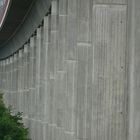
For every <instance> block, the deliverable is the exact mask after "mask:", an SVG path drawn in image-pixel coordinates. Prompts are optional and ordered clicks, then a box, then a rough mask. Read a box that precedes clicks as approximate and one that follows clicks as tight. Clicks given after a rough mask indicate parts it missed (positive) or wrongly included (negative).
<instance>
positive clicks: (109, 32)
mask: <svg viewBox="0 0 140 140" xmlns="http://www.w3.org/2000/svg"><path fill="white" fill-rule="evenodd" d="M93 42H94V63H93V64H94V65H93V67H94V73H93V75H94V79H93V131H94V133H93V138H95V139H99V140H102V139H106V140H116V139H120V140H121V139H126V130H127V129H126V127H125V123H126V122H125V121H124V119H125V118H126V114H125V113H126V110H125V109H126V108H125V104H126V100H127V97H126V93H125V89H124V88H125V66H126V65H125V57H126V54H125V51H126V6H121V5H120V6H105V5H94V6H93ZM95 114H96V115H95Z"/></svg>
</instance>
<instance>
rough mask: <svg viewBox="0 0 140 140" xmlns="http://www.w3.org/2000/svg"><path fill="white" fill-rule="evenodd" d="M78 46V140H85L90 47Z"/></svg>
mask: <svg viewBox="0 0 140 140" xmlns="http://www.w3.org/2000/svg"><path fill="white" fill-rule="evenodd" d="M77 45H78V46H77V47H78V56H77V60H78V64H77V65H78V68H77V69H78V70H77V105H76V114H77V115H76V123H75V124H76V138H77V139H85V128H86V127H85V122H86V121H85V120H86V112H85V111H86V94H87V79H86V78H87V77H86V76H87V54H88V47H87V46H85V44H77Z"/></svg>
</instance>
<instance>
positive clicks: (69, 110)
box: [64, 60, 76, 132]
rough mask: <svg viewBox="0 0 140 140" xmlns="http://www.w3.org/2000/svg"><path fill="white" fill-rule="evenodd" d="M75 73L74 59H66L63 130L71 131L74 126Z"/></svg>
mask: <svg viewBox="0 0 140 140" xmlns="http://www.w3.org/2000/svg"><path fill="white" fill-rule="evenodd" d="M75 73H76V61H70V60H67V61H66V95H65V96H66V98H65V111H66V112H65V127H64V128H65V131H68V132H73V131H74V126H75V99H76V91H75V84H76V83H75V82H76V81H75V79H76V77H75Z"/></svg>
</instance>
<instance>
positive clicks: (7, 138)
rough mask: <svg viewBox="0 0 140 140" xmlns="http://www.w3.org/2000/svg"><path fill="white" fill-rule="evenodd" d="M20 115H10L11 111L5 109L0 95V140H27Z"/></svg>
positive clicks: (26, 130)
mask: <svg viewBox="0 0 140 140" xmlns="http://www.w3.org/2000/svg"><path fill="white" fill-rule="evenodd" d="M21 115H22V114H21V113H17V114H16V115H11V109H10V108H6V107H5V105H4V103H3V98H2V95H1V94H0V140H29V138H28V129H26V128H24V125H23V123H22V122H21V121H22V117H21Z"/></svg>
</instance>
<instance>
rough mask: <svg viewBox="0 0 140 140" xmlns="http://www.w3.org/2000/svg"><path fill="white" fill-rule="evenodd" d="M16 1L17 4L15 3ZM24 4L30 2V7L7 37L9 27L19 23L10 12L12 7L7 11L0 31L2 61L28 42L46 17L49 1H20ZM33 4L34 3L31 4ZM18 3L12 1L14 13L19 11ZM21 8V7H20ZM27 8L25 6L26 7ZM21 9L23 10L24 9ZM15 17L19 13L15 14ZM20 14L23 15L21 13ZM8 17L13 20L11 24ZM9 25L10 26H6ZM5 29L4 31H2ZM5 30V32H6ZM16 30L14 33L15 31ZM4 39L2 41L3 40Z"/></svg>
mask: <svg viewBox="0 0 140 140" xmlns="http://www.w3.org/2000/svg"><path fill="white" fill-rule="evenodd" d="M16 1H17V3H16ZM22 1H24V3H26V4H27V3H28V2H29V1H30V4H29V5H30V6H29V5H28V6H29V7H28V8H27V9H28V13H27V9H26V14H27V15H26V14H25V15H24V19H23V17H22V20H20V21H22V22H20V24H18V26H17V25H16V27H18V29H17V28H14V30H13V29H12V31H11V32H10V33H11V34H10V35H9V36H8V34H9V31H10V30H11V28H10V27H13V26H14V27H15V22H19V18H18V17H15V16H14V13H12V12H11V8H12V5H11V7H10V9H9V12H8V15H7V18H6V21H5V23H4V25H3V28H2V30H1V31H0V59H4V58H6V57H8V56H10V55H11V54H13V53H14V52H16V51H17V50H18V49H20V48H21V47H22V46H23V44H24V43H25V42H26V41H27V40H28V38H29V37H30V36H31V35H32V33H33V32H34V31H35V29H36V28H37V27H38V25H39V24H40V22H41V20H42V19H43V17H44V16H45V15H46V13H47V12H48V11H49V8H50V5H51V0H22ZM33 2H34V3H33ZM18 3H21V1H19V0H13V1H12V4H13V5H14V7H16V11H18V10H19V9H21V7H18ZM21 6H22V5H21ZM26 6H27V5H26ZM26 6H25V5H24V7H22V8H23V9H25V8H26ZM16 13H17V16H18V14H19V12H16ZM20 14H23V13H22V12H21V13H20ZM8 16H10V19H13V22H11V21H10V20H9V22H8ZM25 17H26V18H25ZM6 22H7V23H9V24H10V25H11V26H6V25H8V24H6ZM4 29H5V30H4ZM6 30H7V32H6ZM15 30H16V31H15ZM3 38H4V39H3Z"/></svg>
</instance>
